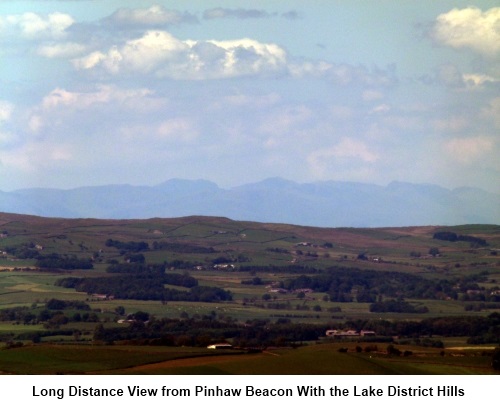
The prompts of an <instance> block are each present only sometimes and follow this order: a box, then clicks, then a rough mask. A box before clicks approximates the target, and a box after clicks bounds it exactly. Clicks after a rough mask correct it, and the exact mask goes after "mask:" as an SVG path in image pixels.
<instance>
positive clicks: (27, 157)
mask: <svg viewBox="0 0 500 405" xmlns="http://www.w3.org/2000/svg"><path fill="white" fill-rule="evenodd" d="M499 27H500V7H498V6H497V2H496V1H472V2H470V1H467V2H465V1H456V0H454V1H446V0H440V1H431V0H427V1H403V2H401V1H398V2H397V1H383V0H382V1H377V2H373V1H352V0H337V1H335V0H328V1H327V0H324V1H319V0H316V1H315V0H310V1H307V2H305V1H292V0H288V1H279V0H278V1H255V0H254V1H205V0H204V1H190V0H186V1H182V2H179V1H161V0H157V1H148V0H144V1H134V0H129V1H123V0H121V1H115V0H71V1H69V0H68V1H65V0H59V1H50V0H39V1H21V0H2V1H1V2H0V190H4V191H8V190H14V189H19V188H26V187H56V188H74V187H80V186H90V185H103V184H123V183H128V184H144V185H153V184H157V183H160V182H162V181H164V180H167V179H170V178H186V179H198V178H203V179H208V180H212V181H214V182H216V183H217V184H219V185H220V186H222V187H231V186H236V185H240V184H244V183H248V182H254V181H259V180H262V179H264V178H267V177H275V176H279V177H284V178H286V179H290V180H295V181H299V182H314V181H324V180H340V181H356V182H364V183H376V184H382V185H384V184H387V183H389V182H391V181H393V180H397V181H407V182H413V183H435V184H439V185H441V186H444V187H447V188H455V187H461V186H475V187H481V188H484V189H486V190H489V191H493V192H497V193H498V192H500V180H499V179H500V159H498V157H499V156H500V153H499V152H500V145H499V135H500V28H499Z"/></svg>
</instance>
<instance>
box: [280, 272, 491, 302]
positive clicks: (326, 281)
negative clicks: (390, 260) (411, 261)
mask: <svg viewBox="0 0 500 405" xmlns="http://www.w3.org/2000/svg"><path fill="white" fill-rule="evenodd" d="M486 276H487V273H484V274H478V275H470V276H462V277H454V278H450V279H441V280H429V279H426V278H424V277H422V276H418V275H413V274H408V273H400V272H388V271H375V270H360V269H358V268H354V267H331V268H329V269H326V270H324V271H322V272H320V271H318V274H316V275H308V274H302V275H300V276H298V277H295V278H291V279H288V280H284V281H282V282H280V285H279V287H280V288H284V289H287V290H297V289H305V288H308V289H312V290H313V291H315V292H322V293H326V294H327V295H328V297H329V298H330V301H332V302H351V301H353V300H354V299H356V300H357V301H358V302H369V303H375V302H377V301H378V300H379V297H381V296H385V297H391V298H412V299H447V298H451V299H459V298H461V299H465V298H466V294H467V291H472V290H477V291H480V290H481V289H482V287H480V286H479V284H478V282H479V281H482V280H484V279H485V277H486ZM485 299H486V298H485ZM488 300H490V301H495V300H496V297H495V296H493V295H490V296H488Z"/></svg>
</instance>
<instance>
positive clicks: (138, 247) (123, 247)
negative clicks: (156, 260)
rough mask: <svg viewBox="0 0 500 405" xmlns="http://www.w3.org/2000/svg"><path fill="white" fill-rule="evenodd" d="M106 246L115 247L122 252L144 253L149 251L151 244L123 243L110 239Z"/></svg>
mask: <svg viewBox="0 0 500 405" xmlns="http://www.w3.org/2000/svg"><path fill="white" fill-rule="evenodd" d="M106 246H108V247H114V248H116V249H119V250H120V251H121V252H142V251H145V250H149V244H148V243H147V242H134V241H131V242H121V241H119V240H114V239H108V240H107V241H106Z"/></svg>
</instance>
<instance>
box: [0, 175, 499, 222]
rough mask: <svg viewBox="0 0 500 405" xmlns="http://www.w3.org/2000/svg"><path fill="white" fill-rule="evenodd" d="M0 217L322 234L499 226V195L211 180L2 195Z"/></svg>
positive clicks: (400, 186)
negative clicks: (188, 223) (226, 185)
mask: <svg viewBox="0 0 500 405" xmlns="http://www.w3.org/2000/svg"><path fill="white" fill-rule="evenodd" d="M0 211H4V212H13V213H20V214H32V215H41V216H50V217H68V218H76V217H83V218H110V219H111V218H123V219H128V218H151V217H179V216H187V215H211V216H225V217H229V218H232V219H236V220H250V221H258V222H280V223H290V224H298V225H311V226H323V227H340V226H350V227H380V226H410V225H457V224H465V223H483V224H499V223H500V195H498V194H493V193H489V192H486V191H484V190H480V189H476V188H458V189H455V190H448V189H446V188H443V187H440V186H436V185H433V184H411V183H403V182H393V183H390V184H389V185H387V186H378V185H373V184H363V183H353V182H339V181H325V182H316V183H296V182H293V181H290V180H284V179H281V178H269V179H266V180H263V181H261V182H257V183H252V184H246V185H243V186H238V187H233V188H230V189H222V188H220V187H218V186H217V185H216V184H215V183H212V182H210V181H206V180H181V179H172V180H168V181H166V182H164V183H161V184H158V185H156V186H152V187H150V186H131V185H109V186H99V187H80V188H75V189H72V190H57V189H42V188H38V189H24V190H18V191H12V192H1V191H0Z"/></svg>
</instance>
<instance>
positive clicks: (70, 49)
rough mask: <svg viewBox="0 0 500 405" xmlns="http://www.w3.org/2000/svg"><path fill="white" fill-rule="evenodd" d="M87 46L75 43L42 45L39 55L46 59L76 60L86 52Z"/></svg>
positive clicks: (38, 50) (39, 48)
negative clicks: (75, 58)
mask: <svg viewBox="0 0 500 405" xmlns="http://www.w3.org/2000/svg"><path fill="white" fill-rule="evenodd" d="M86 49H87V48H86V46H85V45H82V44H78V43H75V42H63V43H59V44H58V43H52V44H46V45H41V46H39V47H38V49H37V53H38V55H40V56H43V57H45V58H74V57H76V56H79V55H81V54H83V53H84V52H85V51H86Z"/></svg>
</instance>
